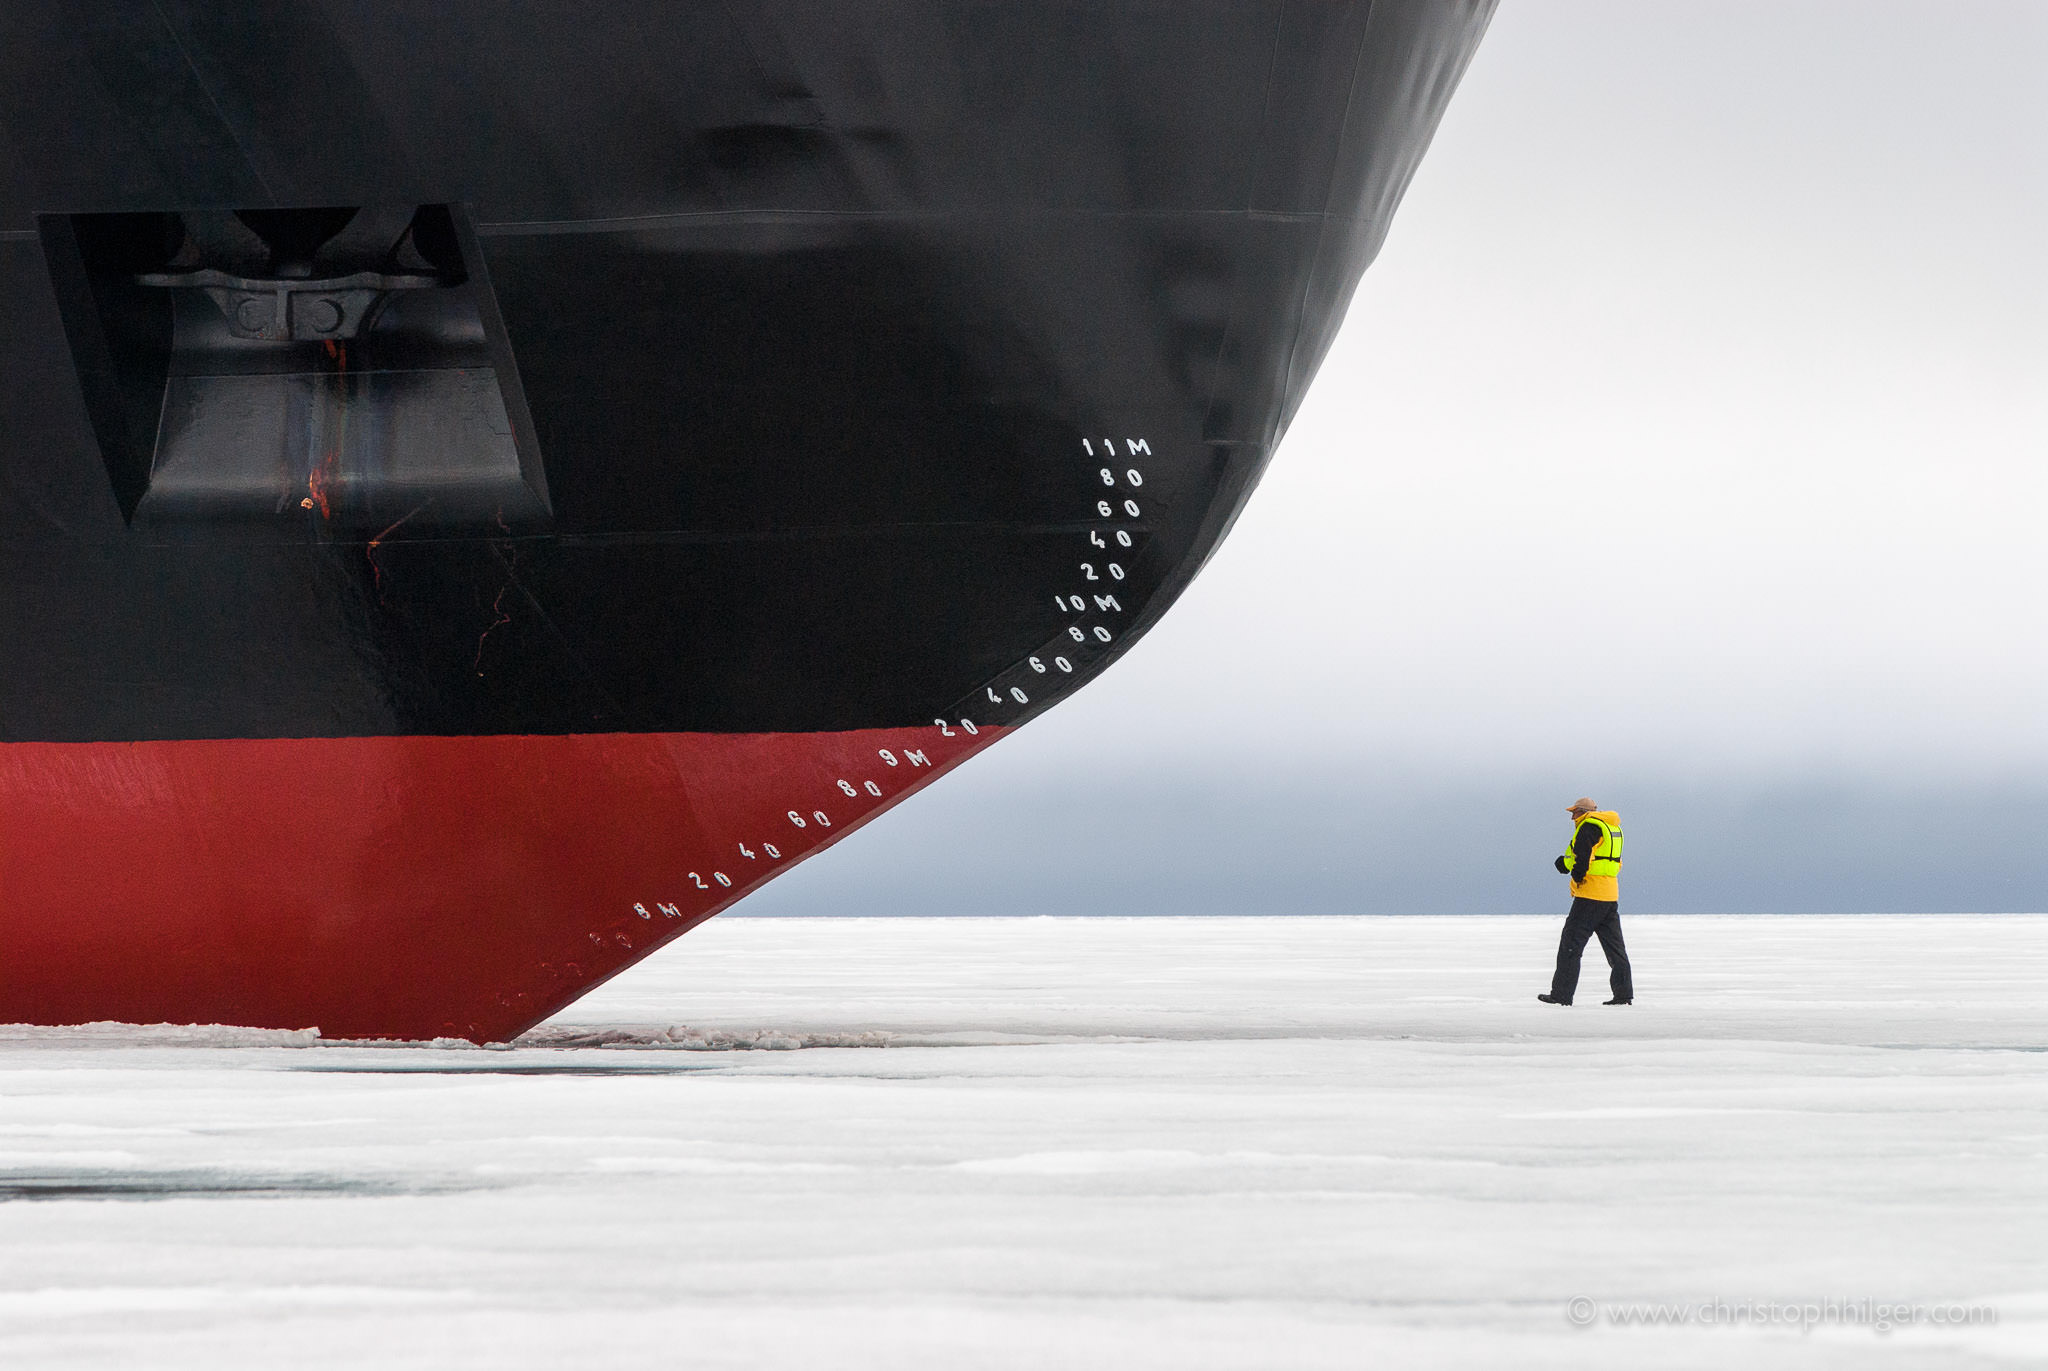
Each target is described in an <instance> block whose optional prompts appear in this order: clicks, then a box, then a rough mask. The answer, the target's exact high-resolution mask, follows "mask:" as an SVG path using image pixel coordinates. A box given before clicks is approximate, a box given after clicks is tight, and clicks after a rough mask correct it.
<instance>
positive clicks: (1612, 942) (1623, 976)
mask: <svg viewBox="0 0 2048 1371" xmlns="http://www.w3.org/2000/svg"><path fill="white" fill-rule="evenodd" d="M1594 932H1596V933H1598V934H1599V935H1600V950H1601V951H1602V952H1605V953H1606V954H1607V984H1608V985H1609V986H1611V987H1612V988H1613V990H1614V998H1615V999H1617V1000H1633V999H1635V997H1636V981H1635V973H1634V972H1633V971H1632V970H1631V969H1630V967H1629V964H1628V947H1627V945H1626V944H1624V943H1623V942H1622V941H1621V906H1620V905H1619V903H1610V904H1608V905H1607V907H1606V916H1605V917H1604V918H1602V919H1601V920H1600V923H1599V925H1598V926H1597V927H1596V928H1595V929H1594Z"/></svg>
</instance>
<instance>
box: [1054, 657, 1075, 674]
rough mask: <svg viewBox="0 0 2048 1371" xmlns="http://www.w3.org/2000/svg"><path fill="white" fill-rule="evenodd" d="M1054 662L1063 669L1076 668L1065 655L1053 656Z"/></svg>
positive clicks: (1070, 669)
mask: <svg viewBox="0 0 2048 1371" xmlns="http://www.w3.org/2000/svg"><path fill="white" fill-rule="evenodd" d="M1052 664H1053V665H1054V666H1056V667H1058V668H1059V669H1060V670H1061V671H1072V670H1073V669H1074V664H1073V663H1072V662H1070V661H1068V660H1067V659H1066V658H1064V657H1055V658H1053V659H1052Z"/></svg>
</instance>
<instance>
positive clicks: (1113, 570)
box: [1109, 562, 1124, 581]
mask: <svg viewBox="0 0 2048 1371" xmlns="http://www.w3.org/2000/svg"><path fill="white" fill-rule="evenodd" d="M1109 574H1110V575H1111V576H1112V577H1114V578H1115V579H1117V580H1119V581H1121V580H1122V579H1123V578H1124V569H1123V568H1122V567H1120V566H1118V565H1117V564H1116V563H1115V562H1111V563H1110V564H1109Z"/></svg>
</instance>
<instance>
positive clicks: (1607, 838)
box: [1564, 809, 1621, 900]
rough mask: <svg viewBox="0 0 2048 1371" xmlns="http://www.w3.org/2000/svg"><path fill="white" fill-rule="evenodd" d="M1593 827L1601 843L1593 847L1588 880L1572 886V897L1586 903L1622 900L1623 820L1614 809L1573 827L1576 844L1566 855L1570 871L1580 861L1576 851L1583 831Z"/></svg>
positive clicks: (1588, 866)
mask: <svg viewBox="0 0 2048 1371" xmlns="http://www.w3.org/2000/svg"><path fill="white" fill-rule="evenodd" d="M1587 824H1591V825H1593V827H1594V829H1595V830H1596V831H1597V832H1598V833H1599V834H1600V841H1599V842H1597V843H1595V844H1593V857H1592V860H1591V861H1589V862H1587V863H1586V879H1585V880H1583V881H1573V882H1572V894H1573V895H1575V896H1577V897H1579V898H1580V899H1586V900H1619V899H1620V898H1621V816H1620V815H1619V814H1616V813H1615V812H1614V811H1613V810H1611V809H1602V810H1596V811H1595V812H1594V813H1591V814H1588V815H1586V816H1585V817H1584V818H1582V819H1580V820H1579V822H1578V823H1577V824H1574V825H1573V826H1572V840H1571V844H1570V846H1568V847H1566V848H1565V851H1564V864H1565V868H1566V870H1570V869H1571V867H1572V866H1573V865H1574V864H1575V863H1576V862H1577V861H1578V858H1577V856H1576V855H1574V853H1573V849H1574V848H1576V847H1577V846H1578V845H1579V829H1580V828H1582V827H1584V826H1585V825H1587Z"/></svg>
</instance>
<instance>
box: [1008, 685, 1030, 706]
mask: <svg viewBox="0 0 2048 1371" xmlns="http://www.w3.org/2000/svg"><path fill="white" fill-rule="evenodd" d="M1010 698H1011V699H1013V700H1015V701H1016V702H1017V703H1018V704H1020V705H1028V704H1030V703H1031V697H1030V696H1029V695H1026V694H1025V693H1024V692H1023V691H1022V690H1019V689H1018V688H1017V687H1016V686H1011V687H1010Z"/></svg>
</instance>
